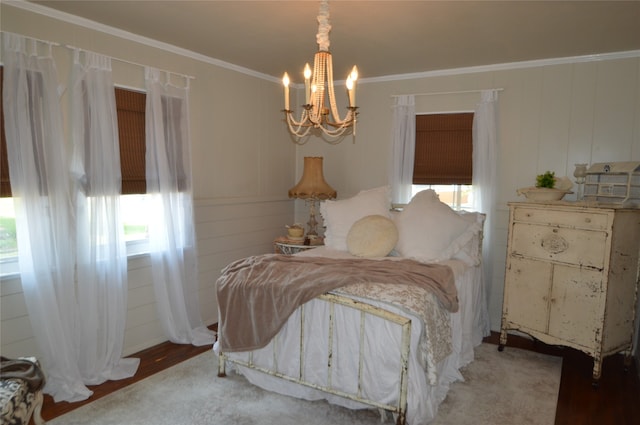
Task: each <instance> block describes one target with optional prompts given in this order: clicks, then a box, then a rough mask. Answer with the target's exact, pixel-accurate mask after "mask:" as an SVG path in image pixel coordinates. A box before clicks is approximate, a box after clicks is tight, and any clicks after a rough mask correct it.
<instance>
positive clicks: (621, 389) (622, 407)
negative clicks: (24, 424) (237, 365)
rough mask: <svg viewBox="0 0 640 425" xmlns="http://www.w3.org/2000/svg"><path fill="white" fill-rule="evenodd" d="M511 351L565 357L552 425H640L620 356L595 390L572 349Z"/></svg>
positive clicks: (158, 356)
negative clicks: (553, 423)
mask: <svg viewBox="0 0 640 425" xmlns="http://www.w3.org/2000/svg"><path fill="white" fill-rule="evenodd" d="M485 341H486V342H489V343H493V344H497V343H498V335H497V334H492V335H491V336H490V337H488V338H486V339H485ZM510 346H513V347H519V348H525V349H529V350H533V351H538V352H542V353H547V354H552V355H557V356H562V357H563V362H562V380H561V383H560V394H559V396H558V407H557V410H556V421H555V425H614V424H615V425H638V424H640V379H639V378H638V372H637V370H636V367H635V365H634V364H632V365H631V367H630V368H629V370H628V371H625V370H624V362H623V356H621V355H614V356H611V357H608V358H607V359H605V361H604V365H603V374H602V378H601V380H600V387H599V388H598V389H593V388H592V386H591V369H592V367H593V362H592V361H591V359H590V358H589V357H588V356H587V355H585V354H583V353H580V352H578V351H576V350H573V349H569V348H561V347H551V346H548V345H545V344H542V343H540V342H536V341H531V340H529V339H525V338H520V337H516V336H510V337H509V341H508V344H507V347H506V348H505V350H508V349H509V347H510ZM209 349H211V347H192V346H188V345H177V344H172V343H170V342H166V343H163V344H160V345H158V346H155V347H152V348H149V349H147V350H144V351H142V352H140V353H138V354H136V355H134V356H132V357H138V358H140V367H139V369H138V372H137V374H136V376H134V377H132V378H130V379H125V380H122V381H109V382H107V383H104V384H102V385H98V386H93V387H89V388H90V389H91V390H92V391H93V392H94V393H93V396H92V397H91V398H90V399H89V400H86V401H84V402H79V403H67V402H60V403H54V402H53V399H52V398H51V397H49V396H45V400H44V408H43V410H42V416H43V418H44V419H45V420H49V419H52V418H55V417H56V416H59V415H62V414H63V413H66V412H68V411H71V410H73V409H75V408H78V407H80V406H82V405H84V404H86V403H89V402H91V401H93V400H96V399H98V398H100V397H103V396H105V395H107V394H109V393H111V392H113V391H116V390H118V389H120V388H122V387H125V386H127V385H130V384H132V383H134V382H137V381H139V380H141V379H144V378H146V377H148V376H150V375H153V374H154V373H156V372H159V371H161V370H164V369H166V368H168V367H170V366H173V365H175V364H176V363H180V362H182V361H184V360H187V359H189V358H191V357H193V356H195V355H198V354H200V353H203V352H204V351H206V350H209ZM185 425H187V424H185Z"/></svg>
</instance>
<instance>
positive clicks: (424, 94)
mask: <svg viewBox="0 0 640 425" xmlns="http://www.w3.org/2000/svg"><path fill="white" fill-rule="evenodd" d="M503 90H504V89H503V88H497V89H476V90H459V91H440V92H431V93H414V94H412V93H408V94H392V95H391V97H400V96H436V95H443V94H464V93H480V92H483V91H503Z"/></svg>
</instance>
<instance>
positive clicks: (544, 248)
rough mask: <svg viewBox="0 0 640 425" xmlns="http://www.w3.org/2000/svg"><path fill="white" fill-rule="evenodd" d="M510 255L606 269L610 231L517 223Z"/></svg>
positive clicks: (514, 228) (514, 226) (514, 225)
mask: <svg viewBox="0 0 640 425" xmlns="http://www.w3.org/2000/svg"><path fill="white" fill-rule="evenodd" d="M512 232H513V234H512V240H511V251H510V255H513V256H523V257H528V258H533V259H540V260H545V261H555V262H559V263H565V264H571V265H575V266H584V267H593V268H596V269H599V270H602V269H603V268H604V258H605V251H604V250H605V249H606V246H607V244H606V241H607V232H603V231H594V230H584V229H571V228H564V227H557V228H554V227H549V226H543V225H538V224H527V223H514V224H513V229H512Z"/></svg>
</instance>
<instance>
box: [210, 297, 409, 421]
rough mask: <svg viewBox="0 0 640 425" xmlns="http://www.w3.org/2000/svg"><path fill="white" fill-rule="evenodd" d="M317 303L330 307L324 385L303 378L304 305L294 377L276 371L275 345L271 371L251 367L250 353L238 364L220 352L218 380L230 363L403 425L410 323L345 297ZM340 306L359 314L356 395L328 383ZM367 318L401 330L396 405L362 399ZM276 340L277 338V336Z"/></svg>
mask: <svg viewBox="0 0 640 425" xmlns="http://www.w3.org/2000/svg"><path fill="white" fill-rule="evenodd" d="M317 299H320V300H323V301H325V302H327V303H329V323H328V325H329V332H328V335H329V338H328V344H329V346H328V356H327V365H328V376H327V385H326V386H323V385H318V384H315V383H313V382H309V381H307V380H306V379H305V376H304V372H303V371H304V338H305V334H304V328H305V327H304V320H305V319H304V316H305V315H304V307H305V306H304V305H302V306H300V307H299V308H300V313H301V314H300V321H301V326H300V368H299V371H298V373H297V375H296V376H290V375H287V374H284V373H282V372H280V371H278V370H277V364H278V362H277V358H278V357H277V356H278V353H277V351H276V347H275V344H272V346H273V359H274V362H273V363H274V365H275V366H274V369H273V370H272V369H267V368H264V367H261V366H258V365H256V364H254V363H253V352H250V353H249V359H248V361H244V360H240V359H232V358H230V357H229V356H227V355H226V354H225V353H223V352H222V351H220V352H219V355H218V356H219V357H218V376H219V377H224V376H226V362H227V361H229V362H231V363H234V364H237V365H240V366H244V367H247V368H250V369H253V370H257V371H260V372H263V373H266V374H268V375H271V376H276V377H278V378H282V379H285V380H287V381H290V382H295V383H297V384H301V385H305V386H307V387H311V388H314V389H317V390H320V391H323V392H326V393H329V394H334V395H337V396H340V397H343V398H346V399H349V400H354V401H357V402H360V403H363V404H368V405H370V406H372V407H376V408H378V409H382V410H385V411H389V412H391V413H393V414H395V415H397V420H396V424H397V425H405V424H406V412H407V387H408V382H409V381H408V368H409V347H410V342H411V319H409V318H406V317H403V316H400V315H398V314H395V313H392V312H390V311H387V310H385V309H383V308H379V307H375V306H372V305H370V304H366V303H363V302H359V301H356V300H353V299H351V298H347V297H344V296H340V295H336V294H332V293H327V294H323V295H320V296H319V297H318V298H317ZM336 304H339V305H342V306H346V307H348V308H352V309H355V310H358V311H360V341H359V346H360V350H359V351H360V355H359V356H360V358H359V363H358V365H359V366H358V383H357V391H356V392H355V393H350V392H344V391H341V390H339V389H336V388H334V387H333V385H332V383H331V377H332V370H333V368H332V366H333V362H332V359H333V343H334V336H333V328H334V309H335V305H336ZM367 314H371V315H374V316H377V317H380V318H382V319H384V320H387V321H389V322H391V323H395V324H396V325H398V326H400V327H401V331H402V337H401V348H400V363H399V364H400V366H401V367H400V370H399V371H398V373H399V381H398V385H399V394H400V397H399V399H398V402H397V404H384V403H380V402H377V401H375V400H369V399H366V398H364V397H363V395H362V369H363V362H364V352H365V350H364V343H365V338H364V335H365V332H364V331H365V317H366V315H367ZM276 338H277V336H276Z"/></svg>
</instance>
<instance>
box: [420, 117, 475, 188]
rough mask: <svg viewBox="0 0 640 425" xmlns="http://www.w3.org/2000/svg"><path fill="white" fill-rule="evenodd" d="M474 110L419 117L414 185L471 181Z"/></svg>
mask: <svg viewBox="0 0 640 425" xmlns="http://www.w3.org/2000/svg"><path fill="white" fill-rule="evenodd" d="M472 133H473V113H472V112H468V113H455V114H430V115H417V116H416V149H415V160H414V166H413V184H422V185H436V184H441V185H449V184H471V177H472V173H473V169H472V164H473V162H472V155H473V138H472Z"/></svg>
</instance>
